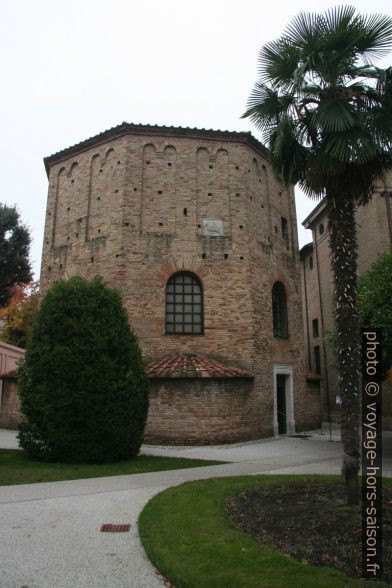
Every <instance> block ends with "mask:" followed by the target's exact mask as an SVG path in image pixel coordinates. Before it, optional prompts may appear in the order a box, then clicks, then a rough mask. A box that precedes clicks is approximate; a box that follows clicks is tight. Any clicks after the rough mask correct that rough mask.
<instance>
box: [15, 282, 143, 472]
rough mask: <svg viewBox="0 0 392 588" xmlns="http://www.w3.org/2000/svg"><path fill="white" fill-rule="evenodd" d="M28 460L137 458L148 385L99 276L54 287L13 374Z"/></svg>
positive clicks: (122, 314) (115, 298)
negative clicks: (22, 417)
mask: <svg viewBox="0 0 392 588" xmlns="http://www.w3.org/2000/svg"><path fill="white" fill-rule="evenodd" d="M19 395H20V399H21V408H22V412H23V414H24V415H25V419H26V420H25V422H24V423H22V425H21V426H20V428H19V440H20V444H21V446H22V447H23V448H24V449H25V450H26V451H27V452H28V453H29V455H30V456H32V457H35V458H38V459H44V460H51V461H54V460H56V461H67V462H74V463H81V462H89V463H99V462H109V461H115V460H120V459H126V458H131V457H134V456H136V455H137V453H138V452H139V449H140V445H141V443H142V439H143V432H144V427H145V423H146V418H147V411H148V380H147V376H146V372H145V369H144V366H143V362H142V357H141V353H140V350H139V347H138V344H137V341H136V337H135V335H134V334H133V333H132V330H131V328H130V326H129V323H128V318H127V313H126V311H125V309H124V307H123V306H122V303H121V298H120V295H119V293H118V292H117V291H116V290H113V289H111V288H108V287H106V286H105V285H104V284H103V282H102V279H101V278H94V279H93V280H91V281H90V282H87V281H86V280H84V279H82V278H78V277H75V278H71V279H70V280H68V281H63V280H60V281H58V282H56V283H55V284H54V285H53V286H52V287H51V288H50V290H49V291H48V292H47V294H46V295H45V297H44V298H43V300H42V304H41V307H40V309H39V312H38V314H37V318H36V322H35V326H34V330H33V334H32V338H31V342H30V344H29V345H28V348H27V350H26V355H25V359H24V362H23V364H22V366H21V368H20V371H19Z"/></svg>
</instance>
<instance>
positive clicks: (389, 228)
mask: <svg viewBox="0 0 392 588" xmlns="http://www.w3.org/2000/svg"><path fill="white" fill-rule="evenodd" d="M356 220H357V236H358V274H359V275H362V274H364V273H365V272H367V271H368V270H369V269H370V267H371V266H372V264H373V263H374V262H375V261H376V259H377V257H378V255H379V253H381V252H383V251H386V250H387V249H388V248H389V247H390V245H391V243H392V174H389V175H387V176H386V177H385V178H384V180H383V181H381V182H379V184H378V185H377V186H376V189H375V192H374V194H373V196H372V198H371V200H370V201H369V202H368V204H366V205H365V206H360V207H358V209H357V212H356ZM303 225H304V227H305V228H307V229H310V230H311V231H312V242H311V243H308V244H307V245H305V246H304V247H302V249H301V251H300V257H301V280H302V300H303V304H302V307H303V310H304V329H305V351H306V361H307V367H308V369H309V370H310V371H313V372H316V373H318V374H319V375H320V376H321V381H320V390H321V404H322V416H323V419H324V420H329V419H330V418H331V419H332V420H337V419H338V418H339V403H340V392H339V387H338V373H337V368H336V360H335V355H334V344H333V338H334V313H333V306H334V303H333V295H334V284H333V277H332V270H331V266H330V249H329V234H328V220H327V211H326V203H325V201H321V202H320V203H319V204H318V206H316V208H315V209H314V210H313V211H312V212H311V213H310V215H309V216H308V217H307V218H306V219H305V220H304V222H303ZM384 387H385V394H384V398H383V412H384V413H385V418H384V426H385V427H387V428H392V418H391V417H390V416H389V415H392V393H391V390H390V387H389V385H388V384H385V386H384Z"/></svg>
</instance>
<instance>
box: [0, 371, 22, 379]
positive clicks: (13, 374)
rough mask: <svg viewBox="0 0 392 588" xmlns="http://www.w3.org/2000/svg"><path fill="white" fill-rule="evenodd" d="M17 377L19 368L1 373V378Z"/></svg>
mask: <svg viewBox="0 0 392 588" xmlns="http://www.w3.org/2000/svg"><path fill="white" fill-rule="evenodd" d="M17 377H18V370H16V369H12V370H8V371H5V372H1V373H0V379H5V378H17Z"/></svg>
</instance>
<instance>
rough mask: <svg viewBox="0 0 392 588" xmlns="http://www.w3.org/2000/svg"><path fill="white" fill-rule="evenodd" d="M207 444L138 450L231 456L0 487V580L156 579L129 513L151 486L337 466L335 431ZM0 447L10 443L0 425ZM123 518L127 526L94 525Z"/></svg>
mask: <svg viewBox="0 0 392 588" xmlns="http://www.w3.org/2000/svg"><path fill="white" fill-rule="evenodd" d="M332 439H334V440H333V441H332V442H331V441H329V435H322V436H321V435H317V434H315V435H313V436H312V437H310V438H307V439H301V438H290V437H280V438H277V439H266V440H262V441H258V442H252V443H242V444H235V445H224V446H214V447H186V448H183V447H181V448H179V447H153V446H144V447H143V453H145V454H150V455H151V454H154V455H171V456H173V457H174V456H184V457H194V458H196V457H197V458H206V459H219V460H222V461H228V462H229V461H231V462H234V463H226V464H224V465H220V466H210V467H203V468H193V469H188V470H174V471H170V472H153V473H148V474H136V475H130V476H113V477H109V478H94V479H87V480H70V481H65V482H51V483H43V484H26V485H18V486H3V487H0V520H1V526H0V551H1V569H0V587H1V588H22V587H28V588H54V587H56V588H66V587H71V586H72V587H75V588H79V587H84V586H86V587H87V586H88V587H89V588H91V587H93V588H101V587H102V588H117V587H118V588H120V587H121V588H128V587H129V588H144V587H145V588H155V587H156V586H163V585H164V582H163V579H162V577H161V576H160V575H159V573H157V572H156V570H155V568H154V567H153V566H152V565H151V563H150V562H149V560H148V559H147V557H146V555H145V553H144V551H143V548H142V546H141V544H140V541H139V538H138V534H137V518H138V516H139V513H140V512H141V510H142V508H143V507H144V505H145V504H146V503H147V502H148V500H150V498H151V497H152V496H154V495H155V494H157V493H158V492H160V491H162V490H164V489H165V488H168V487H169V486H173V485H176V484H181V483H183V482H186V481H189V480H198V479H204V478H210V477H222V476H230V475H242V474H257V473H265V474H266V473H274V474H285V473H339V472H340V459H341V443H340V441H338V440H337V439H338V434H337V431H334V432H333V436H332ZM384 441H385V447H384V456H385V459H384V475H387V476H391V477H392V451H390V450H391V449H392V433H386V434H385V436H384ZM0 447H7V448H12V447H17V443H16V437H15V434H14V433H13V432H11V431H1V430H0ZM103 523H131V525H132V527H131V531H130V532H129V533H119V534H116V533H101V532H100V527H101V525H102V524H103Z"/></svg>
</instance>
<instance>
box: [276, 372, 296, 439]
mask: <svg viewBox="0 0 392 588" xmlns="http://www.w3.org/2000/svg"><path fill="white" fill-rule="evenodd" d="M278 374H281V375H283V376H286V385H285V395H286V422H287V435H293V434H294V433H295V419H294V378H293V366H292V365H290V364H285V363H275V364H273V378H274V416H273V419H274V423H273V425H274V436H275V437H277V436H278V435H279V425H278V399H277V389H276V376H277V375H278Z"/></svg>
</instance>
